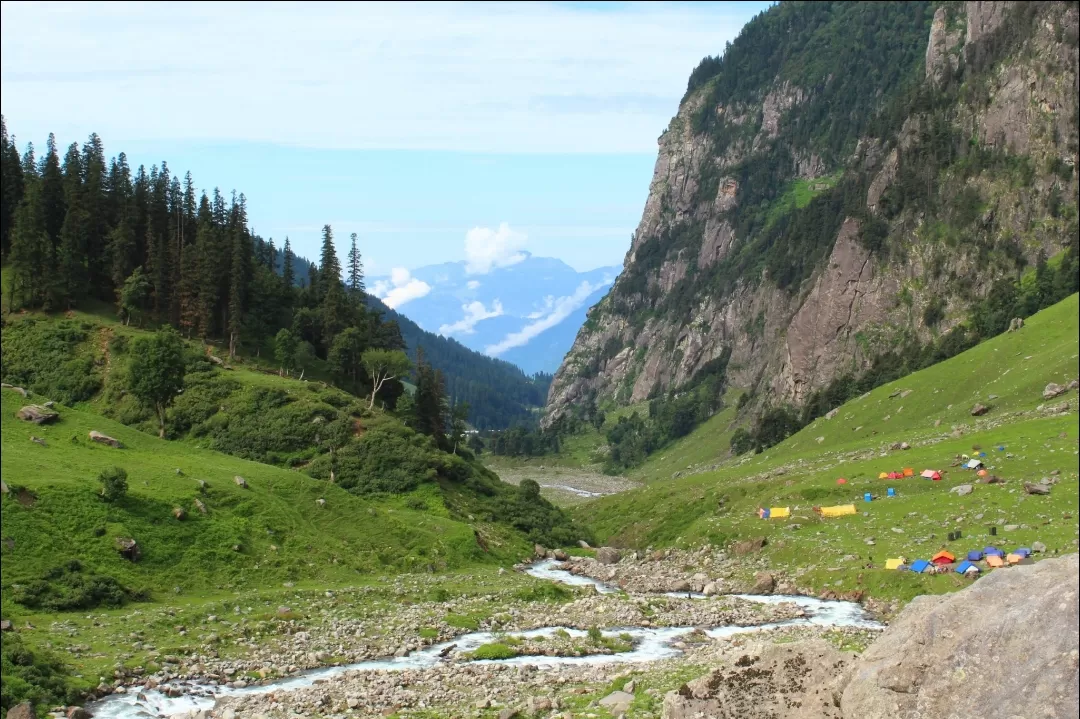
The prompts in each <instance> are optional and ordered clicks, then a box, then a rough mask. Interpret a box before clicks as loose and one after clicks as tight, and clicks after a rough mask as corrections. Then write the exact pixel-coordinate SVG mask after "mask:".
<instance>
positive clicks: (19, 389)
mask: <svg viewBox="0 0 1080 719" xmlns="http://www.w3.org/2000/svg"><path fill="white" fill-rule="evenodd" d="M0 387H3V388H4V389H9V390H11V391H12V392H18V393H19V394H21V395H22V396H23V397H27V396H29V395H30V393H29V392H27V391H26V390H24V389H23V388H22V387H16V386H15V385H13V384H8V383H7V382H0Z"/></svg>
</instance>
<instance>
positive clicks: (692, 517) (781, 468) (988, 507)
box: [574, 295, 1080, 596]
mask: <svg viewBox="0 0 1080 719" xmlns="http://www.w3.org/2000/svg"><path fill="white" fill-rule="evenodd" d="M1078 309H1080V303H1078V296H1077V295H1072V296H1071V297H1069V298H1068V299H1067V300H1065V301H1063V302H1061V303H1059V304H1057V305H1055V306H1054V307H1052V308H1049V309H1047V310H1044V311H1043V312H1040V313H1039V314H1037V315H1035V316H1033V317H1032V318H1031V319H1030V320H1029V321H1028V322H1027V324H1026V326H1025V327H1024V328H1023V329H1022V330H1020V331H1018V332H1013V333H1006V334H1004V335H1000V336H998V337H996V338H994V339H991V340H989V341H987V342H984V343H982V344H980V345H978V346H977V347H975V348H973V349H971V350H968V351H967V352H965V353H963V354H961V355H958V356H957V357H955V358H953V359H950V360H948V361H946V362H943V363H941V364H939V365H935V366H933V367H930V368H928V369H926V370H923V371H920V372H917V373H914V374H912V375H909V376H908V377H905V378H904V379H902V380H899V381H897V382H893V383H891V384H888V385H885V386H882V387H879V388H878V389H876V390H874V391H872V392H870V393H868V394H867V395H865V396H864V397H861V398H859V399H856V400H854V401H852V402H848V403H847V404H845V405H843V406H842V407H840V408H839V411H838V412H837V414H836V416H835V417H834V418H833V419H831V420H829V419H825V418H821V419H819V420H817V421H816V422H814V423H813V424H811V425H810V426H808V427H806V428H804V429H803V430H802V431H801V432H799V433H798V434H796V435H794V436H792V437H790V438H788V439H787V440H786V441H784V442H782V443H781V444H779V445H777V446H776V447H773V448H771V449H769V450H767V451H766V452H764V453H763V454H760V455H756V456H753V455H752V456H750V457H747V458H745V459H743V460H740V461H738V462H737V463H735V464H731V465H728V466H723V467H720V468H718V469H715V470H712V471H709V470H708V466H706V467H699V470H700V469H704V470H706V471H701V472H700V473H691V474H689V475H688V476H682V477H679V478H676V479H664V480H657V481H653V482H651V483H650V484H649V485H647V486H646V487H644V488H642V489H640V490H635V491H632V492H627V493H624V494H620V495H615V496H612V497H606V498H603V499H599V500H596V501H595V502H589V503H587V504H585V505H581V506H580V507H579V508H576V509H575V510H574V511H576V512H578V513H579V516H581V517H586V516H587V517H588V518H589V520H590V522H591V525H592V527H593V529H594V530H595V531H596V533H597V535H598V536H599V537H600V538H602V539H605V540H607V541H610V542H612V543H614V544H621V545H624V546H636V547H645V546H648V545H654V546H663V545H693V544H698V543H702V542H710V543H713V544H723V545H726V544H728V543H730V542H732V541H734V540H738V539H746V538H751V537H757V536H765V537H767V538H768V541H769V543H768V545H767V546H766V547H765V548H764V550H763V554H762V557H763V559H764V560H765V562H767V564H768V566H770V567H772V568H774V569H779V570H781V571H784V572H787V573H789V574H791V575H793V576H798V577H800V583H801V584H805V585H807V586H814V587H821V586H822V583H823V582H825V581H828V582H829V584H830V586H832V587H836V588H842V589H853V588H856V586H861V587H863V588H870V589H873V588H874V587H875V586H877V588H878V589H881V587H882V586H884V585H889V587H890V588H889V590H888V591H889V593H899V594H902V595H905V594H906V595H907V596H911V595H913V594H916V593H919V592H922V591H934V590H935V588H937V589H941V590H944V589H947V588H948V587H949V586H950V585H949V582H954V581H955V578H941V577H921V576H901V575H897V574H896V573H895V572H890V573H887V572H884V571H872V570H866V569H865V567H866V565H867V564H869V563H873V565H874V567H875V568H880V567H882V566H883V565H884V560H885V559H886V558H887V557H895V556H906V557H909V558H912V559H914V558H917V557H924V558H929V556H930V555H932V554H933V553H934V552H936V551H937V550H938V549H939V548H940V547H942V546H944V545H948V546H949V547H950V548H952V549H954V550H956V549H965V550H966V549H968V548H971V547H976V546H978V547H982V546H983V545H985V544H988V543H993V542H999V543H1001V544H1003V545H1004V546H1005V548H1007V549H1012V548H1013V547H1014V546H1022V545H1027V546H1030V544H1031V543H1032V542H1035V541H1041V542H1043V543H1044V544H1046V545H1047V547H1048V548H1050V550H1051V551H1056V550H1062V551H1065V550H1071V549H1073V548H1075V545H1076V532H1077V528H1078V524H1077V520H1076V517H1077V514H1078V509H1080V507H1078V499H1077V498H1078V479H1080V472H1078V467H1077V459H1076V456H1077V435H1078V430H1080V423H1078V419H1077V411H1076V410H1077V407H1076V405H1077V393H1076V391H1075V390H1074V391H1071V392H1069V393H1067V394H1066V395H1064V396H1061V397H1058V398H1056V399H1054V400H1050V401H1046V400H1044V399H1043V397H1042V391H1043V388H1044V387H1045V386H1046V385H1047V383H1049V382H1056V383H1059V384H1063V385H1064V384H1066V383H1068V382H1069V381H1070V380H1073V379H1075V378H1076V375H1077V364H1078V362H1077V358H1078V356H1080V355H1078V341H1077V337H1078V332H1080V323H1078V319H1077V318H1078ZM905 392H909V393H908V394H905ZM901 394H904V396H901ZM977 402H981V403H984V404H986V405H988V406H989V407H990V411H989V412H988V413H987V414H986V415H984V416H982V417H973V416H971V414H970V410H971V409H972V407H973V405H974V404H976V403H977ZM1063 408H1064V409H1063ZM713 429H714V428H712V427H711V426H710V425H708V424H706V425H704V426H702V427H700V428H698V429H697V430H696V431H695V432H694V434H692V435H691V436H690V437H688V438H686V439H684V440H683V441H682V442H681V443H679V444H676V445H674V446H672V447H670V448H668V449H667V450H666V452H665V453H664V454H665V457H666V459H657V460H654V462H653V463H652V464H651V465H647V466H646V472H645V473H646V474H647V473H648V469H649V468H650V467H652V468H654V470H655V469H660V468H664V469H666V468H670V467H680V466H681V467H680V468H684V467H686V466H687V464H690V463H691V462H689V461H686V460H684V459H683V458H684V457H689V458H694V457H701V456H703V455H705V454H707V452H706V450H705V448H707V447H709V446H710V445H711V446H712V447H713V451H714V456H715V457H717V458H718V459H719V456H720V455H721V454H722V453H724V452H726V449H727V447H726V445H722V446H716V445H715V444H711V443H712V442H713V437H714V436H715V435H714V433H713V431H712V430H713ZM819 438H820V439H819ZM899 442H908V443H910V445H911V446H912V448H911V449H910V450H906V451H905V450H892V449H890V448H891V447H892V446H893V445H894V443H899ZM974 447H980V448H981V451H985V452H986V454H987V457H986V458H985V461H986V463H987V465H988V467H989V469H990V471H991V472H992V473H993V474H995V475H997V476H999V477H1001V478H1003V479H1005V480H1006V484H1001V485H987V484H980V483H977V482H976V480H977V477H976V476H975V475H974V473H972V472H969V471H966V470H963V469H961V468H959V467H952V466H951V465H952V464H953V462H954V461H955V458H956V457H957V456H958V455H961V454H964V453H966V454H972V453H977V451H976V450H975V449H974ZM998 447H1003V448H1004V449H1003V450H999V449H998ZM665 462H666V463H667V464H666V466H665V465H664V464H662V463H665ZM904 467H911V468H913V469H915V470H916V472H918V471H921V470H922V469H926V468H933V469H941V470H946V475H945V479H944V480H943V481H941V482H931V481H929V480H923V479H919V478H912V479H904V480H880V479H878V478H877V477H878V474H879V473H880V472H883V471H886V472H887V471H895V470H899V469H902V468H904ZM1052 472H1056V473H1055V474H1053V475H1052V474H1051V473H1052ZM668 476H670V475H668ZM1050 476H1053V477H1054V478H1055V479H1056V480H1057V482H1058V483H1057V484H1056V485H1054V487H1053V489H1052V491H1051V494H1050V495H1049V496H1029V495H1027V494H1026V493H1025V492H1024V491H1023V489H1022V485H1023V483H1024V482H1026V481H1030V482H1038V481H1039V480H1040V479H1041V478H1043V477H1050ZM840 477H843V478H845V479H847V480H848V483H847V484H846V485H838V484H837V483H836V480H837V479H838V478H840ZM960 484H973V487H974V491H973V492H972V493H971V494H970V495H967V496H958V495H957V494H955V493H950V491H949V490H950V489H951V488H953V487H955V486H957V485H960ZM887 487H894V488H895V489H896V490H897V493H898V495H899V496H898V497H896V498H891V499H886V498H885V495H886V489H887ZM866 492H871V493H873V494H874V495H879V496H880V498H881V499H880V500H879V501H874V502H871V503H869V504H867V503H865V502H863V500H862V496H863V494H864V493H866ZM850 502H855V503H856V504H857V509H858V510H859V514H857V515H855V516H849V517H844V518H840V519H832V520H822V519H819V518H818V517H817V515H816V514H815V513H813V512H812V511H811V507H812V506H815V505H816V506H822V505H830V504H846V503H850ZM770 506H790V507H791V509H792V518H791V519H789V520H776V521H762V520H760V519H758V517H757V516H756V510H757V508H758V507H770ZM991 525H994V526H996V527H997V528H998V531H999V534H998V535H997V537H996V538H994V539H991V535H990V534H989V527H990V526H991ZM1013 525H1015V527H1014V526H1013ZM1006 526H1008V527H1009V530H1008V531H1006V529H1005V527H1006ZM897 530H899V531H897ZM955 530H960V531H961V532H962V533H963V536H964V538H963V539H962V540H961V541H959V542H953V543H947V542H946V536H945V535H946V534H947V533H949V532H952V531H955ZM868 539H869V540H872V541H873V542H874V544H872V545H871V544H868V543H867V540H868ZM897 583H899V584H900V585H901V586H899V587H897V586H895V584H897Z"/></svg>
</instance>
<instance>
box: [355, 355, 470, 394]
mask: <svg viewBox="0 0 1080 719" xmlns="http://www.w3.org/2000/svg"><path fill="white" fill-rule="evenodd" d="M360 363H361V364H362V365H363V367H364V371H365V372H367V374H368V376H369V377H371V401H370V402H368V409H371V408H372V407H374V406H375V396H376V395H378V394H379V390H381V389H382V388H383V385H385V384H386V383H387V382H389V381H391V380H394V379H398V378H399V377H404V376H405V375H406V374H408V372H409V369H410V367H411V363H410V362H409V358H408V356H407V355H406V354H405V353H404V352H402V351H400V350H384V349H369V350H366V351H365V352H364V353H363V354H362V355H361V356H360ZM466 409H467V408H466Z"/></svg>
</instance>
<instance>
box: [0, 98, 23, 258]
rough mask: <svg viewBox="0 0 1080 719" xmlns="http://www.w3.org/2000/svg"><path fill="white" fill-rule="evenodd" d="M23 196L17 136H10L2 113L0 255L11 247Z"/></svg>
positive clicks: (0, 145) (0, 137) (4, 253)
mask: <svg viewBox="0 0 1080 719" xmlns="http://www.w3.org/2000/svg"><path fill="white" fill-rule="evenodd" d="M22 196H23V176H22V166H21V165H20V163H19V150H18V148H17V147H16V146H15V137H14V136H13V135H12V136H10V137H9V136H8V131H7V124H6V123H5V122H4V118H3V116H2V115H0V256H2V257H5V258H6V257H7V256H8V251H9V250H10V249H11V226H12V224H13V223H14V222H15V208H17V207H18V206H19V202H20V201H21V200H22Z"/></svg>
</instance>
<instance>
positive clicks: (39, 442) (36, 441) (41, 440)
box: [30, 435, 49, 447]
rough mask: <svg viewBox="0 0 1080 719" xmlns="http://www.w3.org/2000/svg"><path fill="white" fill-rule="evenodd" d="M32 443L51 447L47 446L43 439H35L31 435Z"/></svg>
mask: <svg viewBox="0 0 1080 719" xmlns="http://www.w3.org/2000/svg"><path fill="white" fill-rule="evenodd" d="M30 441H31V442H33V443H34V444H40V445H41V446H42V447H48V446H49V445H47V444H45V440H43V439H42V438H41V437H35V436H34V435H30Z"/></svg>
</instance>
